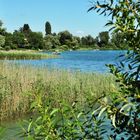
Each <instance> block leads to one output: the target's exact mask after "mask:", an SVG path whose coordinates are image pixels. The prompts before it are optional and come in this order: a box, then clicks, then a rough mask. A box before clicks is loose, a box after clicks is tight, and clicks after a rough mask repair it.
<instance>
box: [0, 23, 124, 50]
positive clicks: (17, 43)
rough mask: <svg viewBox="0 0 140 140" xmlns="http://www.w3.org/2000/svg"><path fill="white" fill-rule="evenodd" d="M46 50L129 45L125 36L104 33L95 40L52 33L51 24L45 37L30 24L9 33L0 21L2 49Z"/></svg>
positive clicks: (48, 25) (115, 47) (119, 47)
mask: <svg viewBox="0 0 140 140" xmlns="http://www.w3.org/2000/svg"><path fill="white" fill-rule="evenodd" d="M21 48H23V49H44V50H53V49H54V50H55V49H59V50H76V49H82V48H87V49H88V48H90V49H122V48H123V49H125V48H127V43H126V41H125V35H124V34H122V33H113V34H111V36H110V35H109V32H107V31H104V32H101V33H99V35H98V36H97V37H96V38H94V37H92V36H91V35H88V36H83V37H78V36H74V35H72V34H71V33H70V32H69V31H67V30H66V31H62V32H59V33H58V34H56V33H52V29H51V24H50V23H49V22H46V23H45V36H43V33H42V32H34V31H32V30H31V28H30V26H29V25H28V24H24V25H23V27H21V28H19V29H18V30H15V31H14V32H13V33H9V32H7V31H6V29H5V28H3V26H2V22H1V21H0V49H4V50H10V49H21Z"/></svg>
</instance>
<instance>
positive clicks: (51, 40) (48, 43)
mask: <svg viewBox="0 0 140 140" xmlns="http://www.w3.org/2000/svg"><path fill="white" fill-rule="evenodd" d="M44 43H45V45H44V49H47V50H49V49H55V48H58V46H60V42H59V39H58V36H56V35H55V36H53V35H47V36H46V37H45V38H44Z"/></svg>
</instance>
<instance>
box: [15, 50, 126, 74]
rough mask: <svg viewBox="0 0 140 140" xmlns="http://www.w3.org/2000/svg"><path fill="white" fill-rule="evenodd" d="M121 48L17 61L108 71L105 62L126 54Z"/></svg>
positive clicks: (66, 52)
mask: <svg viewBox="0 0 140 140" xmlns="http://www.w3.org/2000/svg"><path fill="white" fill-rule="evenodd" d="M124 52H125V51H120V50H117V51H116V50H115V51H114V50H109V51H108V50H106V51H99V50H92V51H65V52H62V53H61V55H59V56H58V57H59V58H55V59H43V60H17V61H16V63H20V64H31V65H33V66H39V67H42V66H43V67H44V66H47V67H48V68H57V69H68V70H78V71H84V72H101V73H102V72H108V68H107V67H106V66H105V64H114V63H117V62H119V58H118V56H119V55H121V54H124Z"/></svg>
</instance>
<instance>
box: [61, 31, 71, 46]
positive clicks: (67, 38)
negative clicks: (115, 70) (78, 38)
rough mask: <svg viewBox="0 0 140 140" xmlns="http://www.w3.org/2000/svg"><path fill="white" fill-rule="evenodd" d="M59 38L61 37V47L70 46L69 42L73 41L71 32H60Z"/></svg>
mask: <svg viewBox="0 0 140 140" xmlns="http://www.w3.org/2000/svg"><path fill="white" fill-rule="evenodd" d="M58 36H59V41H60V43H61V45H68V46H69V42H71V41H72V34H71V33H70V32H69V31H63V32H60V33H58Z"/></svg>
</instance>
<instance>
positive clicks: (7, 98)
mask: <svg viewBox="0 0 140 140" xmlns="http://www.w3.org/2000/svg"><path fill="white" fill-rule="evenodd" d="M114 90H116V86H115V80H114V78H113V77H112V76H110V75H101V74H85V73H80V72H74V73H72V72H69V71H62V70H61V71H60V70H52V71H48V70H47V69H46V68H33V67H31V66H25V65H24V66H22V65H12V64H8V63H6V62H1V63H0V120H5V119H7V118H8V119H9V118H16V117H19V116H21V115H23V114H26V113H29V112H30V111H29V110H30V109H29V106H30V103H31V102H32V100H33V99H34V94H43V95H45V97H46V98H48V100H53V101H54V102H53V103H52V104H53V106H57V103H58V101H60V100H61V101H63V100H65V101H66V102H69V103H71V102H73V101H75V100H77V101H79V103H80V104H81V105H84V103H86V100H87V99H89V98H90V99H93V100H95V99H96V98H97V97H99V96H101V95H103V94H108V93H110V92H112V91H114Z"/></svg>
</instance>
